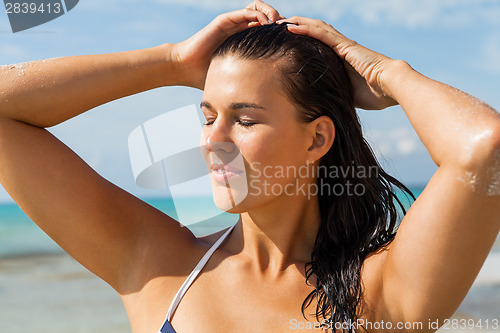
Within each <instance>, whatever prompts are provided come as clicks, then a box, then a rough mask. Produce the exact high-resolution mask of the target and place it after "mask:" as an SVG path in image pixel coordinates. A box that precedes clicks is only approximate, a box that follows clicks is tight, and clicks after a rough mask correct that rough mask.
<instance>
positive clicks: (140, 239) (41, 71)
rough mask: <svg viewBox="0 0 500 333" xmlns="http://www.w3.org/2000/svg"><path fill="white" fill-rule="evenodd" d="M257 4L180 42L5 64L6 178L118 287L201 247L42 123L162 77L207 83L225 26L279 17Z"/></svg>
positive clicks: (182, 264)
mask: <svg viewBox="0 0 500 333" xmlns="http://www.w3.org/2000/svg"><path fill="white" fill-rule="evenodd" d="M253 8H254V9H246V10H240V11H235V12H232V13H228V14H223V15H220V16H219V17H217V18H216V19H215V20H214V21H213V22H212V23H210V24H209V25H208V26H207V27H205V28H204V29H203V30H201V31H200V32H199V33H197V34H196V35H195V36H193V37H191V38H190V39H189V40H187V41H185V42H182V43H179V44H166V45H163V46H159V47H155V48H151V49H145V50H138V51H130V52H123V53H117V54H107V55H91V56H78V57H68V58H59V59H52V60H47V61H38V62H33V63H28V64H23V65H17V66H14V65H11V66H9V65H8V66H4V67H2V68H1V74H0V75H1V76H0V91H1V92H4V94H2V98H1V99H0V182H1V184H2V185H3V186H4V188H5V189H6V190H7V191H8V192H9V194H10V195H11V196H12V198H13V199H14V200H15V201H16V202H17V203H18V204H19V206H20V207H21V208H22V209H23V210H24V211H25V212H26V213H27V214H28V216H29V217H30V218H31V219H32V220H33V221H34V222H35V223H37V224H38V225H39V226H40V227H41V228H42V229H43V230H44V231H45V232H46V233H47V234H48V235H49V236H50V237H52V238H53V239H54V240H55V241H56V242H57V243H58V244H59V245H60V246H61V247H63V248H64V249H65V250H66V251H67V252H68V253H69V254H71V255H72V256H73V257H74V258H76V259H77V260H78V261H79V262H80V263H82V264H83V265H84V266H86V267H87V268H88V269H89V270H91V271H92V272H94V273H95V274H97V275H98V276H100V277H101V278H103V279H104V280H105V281H107V282H108V283H109V284H111V285H112V286H113V287H114V288H115V289H116V290H118V291H119V292H121V293H128V292H132V291H136V290H137V289H140V288H141V287H142V286H143V284H144V283H146V282H147V281H148V279H151V278H153V277H155V276H154V275H155V274H162V275H179V274H180V275H182V274H187V273H188V271H189V270H190V269H191V268H192V267H193V266H194V265H195V262H196V260H197V259H199V258H197V257H198V256H201V254H202V252H201V250H202V247H201V246H197V245H198V242H197V240H196V239H195V237H194V236H193V235H192V234H191V232H190V231H189V230H188V229H187V228H183V227H181V226H180V225H179V223H177V222H176V221H174V220H172V219H171V218H169V217H168V216H166V215H164V214H163V213H161V212H159V211H158V210H156V209H154V208H153V207H151V206H149V205H147V204H145V203H143V202H142V201H141V200H139V199H137V198H135V197H133V196H132V195H130V194H128V193H126V192H125V191H123V190H121V189H120V188H118V187H116V186H114V185H113V184H111V183H109V182H108V181H106V180H105V179H103V178H102V177H100V176H99V175H98V174H97V173H96V172H95V171H94V170H92V169H91V168H90V167H89V166H88V165H87V164H86V163H84V161H83V160H81V159H80V158H79V157H78V156H77V155H76V154H75V153H74V152H73V151H71V149H69V148H68V147H66V146H65V145H64V144H63V143H61V142H60V141H59V140H57V139H56V138H55V137H54V136H52V135H51V134H50V133H49V132H48V131H47V130H46V129H45V128H44V127H50V126H53V125H56V124H59V123H61V122H63V121H65V120H67V119H70V118H72V117H74V116H76V115H78V114H81V113H82V112H85V111H86V110H88V109H90V108H93V107H95V106H97V105H100V104H103V103H106V102H109V101H112V100H115V99H117V98H120V97H123V96H127V95H130V94H134V93H138V92H141V91H145V90H148V89H152V88H156V87H159V86H164V85H174V84H177V85H190V86H195V87H202V86H203V84H204V77H205V74H206V70H207V68H208V64H209V59H210V55H211V54H212V52H213V51H214V49H215V48H216V47H217V46H218V45H219V44H220V43H221V42H222V41H223V40H224V39H225V38H227V35H228V34H231V33H235V32H237V31H239V30H242V29H244V28H245V27H247V26H248V25H249V24H265V23H268V22H269V20H268V16H269V17H273V18H274V19H277V18H278V13H277V12H276V11H275V10H274V9H272V8H271V7H270V6H267V5H265V4H263V3H262V2H260V1H257V2H255V3H254V4H253ZM265 13H266V14H267V16H266V14H265ZM88 130H89V132H91V130H92V129H91V128H89V129H88ZM197 250H199V251H197ZM155 261H156V262H161V266H160V265H154V263H155ZM158 267H161V270H160V269H159V268H158ZM184 270H186V271H184Z"/></svg>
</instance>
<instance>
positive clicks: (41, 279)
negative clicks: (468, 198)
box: [0, 252, 500, 333]
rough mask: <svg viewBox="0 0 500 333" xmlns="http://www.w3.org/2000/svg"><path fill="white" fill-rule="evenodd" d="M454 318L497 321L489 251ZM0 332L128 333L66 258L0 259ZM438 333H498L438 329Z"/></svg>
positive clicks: (98, 290) (117, 304)
mask: <svg viewBox="0 0 500 333" xmlns="http://www.w3.org/2000/svg"><path fill="white" fill-rule="evenodd" d="M453 318H457V319H461V318H464V319H470V318H473V319H475V320H486V319H489V321H490V323H491V320H492V319H500V253H499V252H492V253H491V254H490V256H489V257H488V259H487V261H486V263H485V265H484V266H483V269H482V270H481V273H480V274H479V276H478V278H477V279H476V282H475V283H474V286H473V288H472V289H471V291H470V292H469V294H468V295H467V297H466V299H465V300H464V302H463V303H462V305H461V306H460V308H459V309H458V310H457V312H456V313H455V315H454V317H453ZM0 332H9V333H21V332H22V333H25V332H30V333H47V332H50V333H69V332H71V333H130V332H131V330H130V327H129V323H128V320H127V316H126V313H125V310H124V308H123V305H122V303H121V301H120V298H119V297H118V295H117V294H116V293H115V292H114V290H113V289H112V288H111V287H109V286H108V285H107V284H106V283H105V282H103V281H102V280H100V279H99V278H97V277H96V276H95V275H93V274H92V273H90V272H89V271H87V270H86V269H85V268H83V267H82V266H80V264H78V263H77V262H76V261H75V260H73V259H72V258H71V257H70V256H68V255H66V254H52V255H37V256H24V257H14V258H6V259H0ZM439 332H441V333H446V332H450V333H459V332H460V333H462V332H469V333H471V332H483V333H489V332H500V328H498V329H495V330H494V329H491V328H490V329H484V328H483V329H482V330H479V329H468V330H456V329H455V330H453V329H441V330H439Z"/></svg>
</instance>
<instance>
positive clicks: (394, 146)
mask: <svg viewBox="0 0 500 333" xmlns="http://www.w3.org/2000/svg"><path fill="white" fill-rule="evenodd" d="M365 136H366V138H367V140H368V142H370V144H371V146H372V147H373V150H374V151H375V153H376V154H377V155H378V156H383V157H395V156H408V155H411V154H414V153H416V152H419V151H425V147H424V146H423V144H422V143H421V142H420V139H419V138H418V136H417V134H416V133H415V131H414V130H413V129H412V128H411V127H407V126H402V127H397V128H394V129H391V130H388V131H381V130H378V129H373V130H368V131H367V132H366V133H365Z"/></svg>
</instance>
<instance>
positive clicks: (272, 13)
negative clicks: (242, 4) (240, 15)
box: [246, 0, 284, 23]
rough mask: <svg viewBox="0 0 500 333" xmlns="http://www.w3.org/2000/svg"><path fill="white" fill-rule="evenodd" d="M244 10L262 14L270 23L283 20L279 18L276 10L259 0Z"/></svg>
mask: <svg viewBox="0 0 500 333" xmlns="http://www.w3.org/2000/svg"><path fill="white" fill-rule="evenodd" d="M246 8H248V9H253V10H256V11H259V12H262V13H264V14H265V15H266V16H267V18H268V19H269V20H270V21H271V22H276V21H277V20H279V19H281V18H284V17H283V16H280V14H279V13H278V11H277V10H276V9H274V8H273V7H272V6H270V5H268V4H267V3H264V2H262V1H260V0H256V1H254V2H252V3H251V4H249V5H248V6H247V7H246ZM271 22H269V23H271Z"/></svg>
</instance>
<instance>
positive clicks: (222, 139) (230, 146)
mask: <svg viewBox="0 0 500 333" xmlns="http://www.w3.org/2000/svg"><path fill="white" fill-rule="evenodd" d="M230 131H231V127H230V126H229V125H226V124H224V123H223V122H222V121H221V122H219V123H218V122H217V120H216V121H215V122H214V123H213V124H212V126H211V127H210V131H208V133H207V134H206V142H207V149H208V151H210V152H214V153H215V152H217V151H225V152H232V151H234V148H235V143H234V142H233V140H232V139H231V135H230V134H231V133H230Z"/></svg>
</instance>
